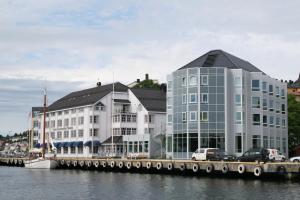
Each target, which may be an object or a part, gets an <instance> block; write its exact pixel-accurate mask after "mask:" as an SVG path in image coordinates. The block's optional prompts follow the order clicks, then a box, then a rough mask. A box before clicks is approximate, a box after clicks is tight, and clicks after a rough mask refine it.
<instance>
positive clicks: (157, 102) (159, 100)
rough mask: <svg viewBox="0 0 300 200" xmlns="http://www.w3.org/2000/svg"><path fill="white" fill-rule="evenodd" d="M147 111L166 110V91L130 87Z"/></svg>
mask: <svg viewBox="0 0 300 200" xmlns="http://www.w3.org/2000/svg"><path fill="white" fill-rule="evenodd" d="M130 90H131V91H132V93H133V94H134V95H135V96H136V97H137V98H138V99H139V101H140V102H141V103H142V104H143V106H144V107H145V108H146V109H147V110H148V111H156V112H166V92H164V91H163V90H155V89H142V88H131V89H130Z"/></svg>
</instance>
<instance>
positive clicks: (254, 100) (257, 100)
mask: <svg viewBox="0 0 300 200" xmlns="http://www.w3.org/2000/svg"><path fill="white" fill-rule="evenodd" d="M252 108H260V97H252Z"/></svg>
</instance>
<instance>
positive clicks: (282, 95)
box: [281, 89, 285, 99]
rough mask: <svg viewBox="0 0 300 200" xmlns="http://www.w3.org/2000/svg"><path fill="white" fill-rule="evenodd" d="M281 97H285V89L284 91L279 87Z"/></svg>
mask: <svg viewBox="0 0 300 200" xmlns="http://www.w3.org/2000/svg"><path fill="white" fill-rule="evenodd" d="M281 98H282V99H284V98H285V91H284V89H281Z"/></svg>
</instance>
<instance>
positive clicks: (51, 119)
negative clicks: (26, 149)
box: [36, 82, 166, 158]
mask: <svg viewBox="0 0 300 200" xmlns="http://www.w3.org/2000/svg"><path fill="white" fill-rule="evenodd" d="M165 101H166V93H165V92H164V91H161V90H152V89H131V88H128V87H127V86H125V85H123V84H121V83H119V82H117V83H113V84H107V85H101V83H98V84H97V87H94V88H90V89H85V90H81V91H76V92H72V93H70V94H68V95H66V96H64V97H63V98H61V99H58V100H57V101H55V102H54V103H53V104H51V105H50V106H49V107H48V111H47V113H46V138H45V140H46V142H47V143H48V141H49V143H50V144H52V145H54V146H55V147H56V148H57V156H58V157H92V156H94V157H95V156H98V157H105V156H120V157H126V156H127V155H128V154H132V153H134V154H140V155H143V156H146V157H148V158H149V157H157V156H160V155H161V153H159V154H158V152H162V151H161V148H159V149H156V148H157V147H158V146H159V147H161V146H162V145H157V140H155V139H154V140H152V138H156V137H157V135H161V134H163V133H164V130H165V116H166V107H165ZM39 119H40V122H39V124H40V126H39V127H40V129H39V135H40V136H41V137H39V143H38V144H37V145H36V147H39V145H40V144H41V141H42V139H43V138H42V127H43V120H41V119H43V113H40V117H39Z"/></svg>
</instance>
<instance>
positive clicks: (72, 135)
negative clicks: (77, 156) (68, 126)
mask: <svg viewBox="0 0 300 200" xmlns="http://www.w3.org/2000/svg"><path fill="white" fill-rule="evenodd" d="M71 137H72V138H74V137H76V130H71Z"/></svg>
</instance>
